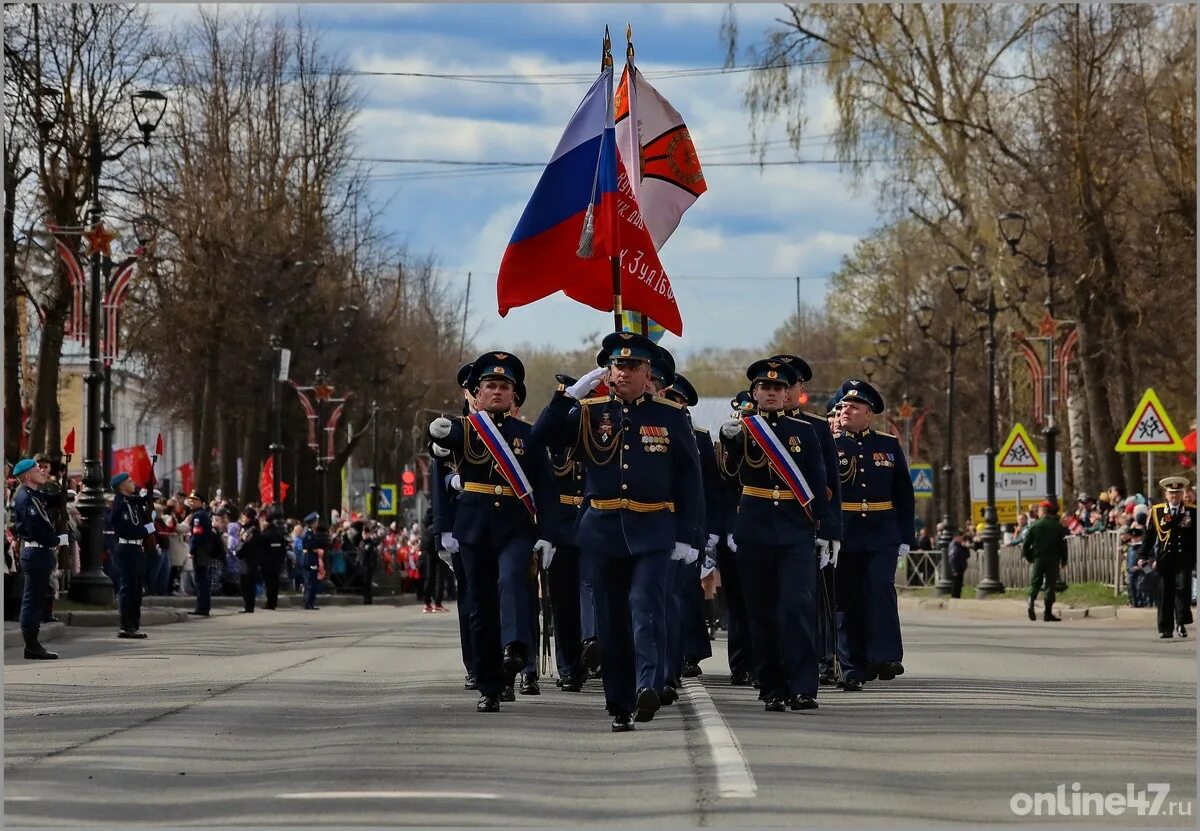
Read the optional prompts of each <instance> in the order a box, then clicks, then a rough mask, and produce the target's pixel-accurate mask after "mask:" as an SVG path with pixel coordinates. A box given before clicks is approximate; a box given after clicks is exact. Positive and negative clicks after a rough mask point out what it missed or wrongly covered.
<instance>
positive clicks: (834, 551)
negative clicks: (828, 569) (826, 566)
mask: <svg viewBox="0 0 1200 831" xmlns="http://www.w3.org/2000/svg"><path fill="white" fill-rule="evenodd" d="M841 550H842V541H841V540H834V541H833V542H831V543H830V544H829V562H831V563H833V567H834V568H837V558H838V552H839V551H841Z"/></svg>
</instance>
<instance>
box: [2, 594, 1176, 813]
mask: <svg viewBox="0 0 1200 831" xmlns="http://www.w3.org/2000/svg"><path fill="white" fill-rule="evenodd" d="M904 628H905V640H906V659H905V665H906V667H907V669H908V672H907V673H906V674H905V675H904V676H902V677H900V678H898V679H896V680H895V681H893V682H890V683H876V684H872V685H868V689H867V690H866V691H865V692H863V693H860V694H854V693H842V692H838V691H836V690H833V691H829V690H825V689H823V690H822V694H821V696H820V698H819V701H820V705H821V706H820V709H819V710H817V711H813V712H807V713H791V712H789V713H785V714H772V713H765V712H763V710H762V707H761V705H760V704H759V703H758V702H757V701H756V700H755V694H756V692H755V691H754V690H751V689H747V688H733V687H730V686H729V685H728V682H729V676H728V668H727V665H726V661H725V652H724V645H723V641H721V640H718V642H717V643H716V644H714V646H715V647H716V648H715V650H714V651H715V653H716V654H715V655H714V657H712V658H710V659H708V660H707V661H705V662H704V664H703V666H704V669H705V672H704V675H703V676H702V677H701V678H700V679H698V681H699V683H695V682H688V689H687V692H686V694H685V696H684V697H683V699H682V700H681V701H680V703H679V704H676V705H675V706H673V707H669V708H664V709H663V710H662V711H660V713H659V715H658V716H657V717H656V718H655V719H654V721H653V722H652V723H650V724H647V725H639V727H638V730H637V731H636V732H634V733H626V734H616V735H614V734H613V733H611V732H610V730H609V726H608V722H609V719H608V716H607V715H606V714H605V712H604V709H603V697H602V695H601V693H600V690H599V682H598V681H593V682H589V684H588V685H587V686H586V687H585V688H584V692H583V693H581V694H571V693H563V692H561V691H559V690H558V689H556V688H555V687H554V686H553V681H548V682H545V683H544V686H543V694H542V695H541V696H540V697H538V698H533V697H522V696H518V700H517V701H516V703H513V704H504V705H503V712H501V713H500V714H498V715H480V714H477V713H475V711H474V706H475V695H474V694H473V693H469V692H465V691H464V690H463V689H462V674H463V670H462V665H461V662H460V660H459V655H458V639H457V632H456V616H455V615H454V614H440V615H421V614H420V609H419V608H417V607H415V606H405V607H400V608H397V607H391V606H374V607H369V608H366V607H344V608H335V607H329V608H326V609H322V610H321V611H319V612H315V613H313V612H304V611H301V610H286V611H282V610H281V611H278V612H274V613H269V612H265V611H261V610H260V611H259V612H258V613H256V614H254V615H253V616H250V615H224V616H221V617H214V618H211V619H209V620H206V621H196V622H193V623H187V624H177V625H172V626H162V627H155V628H153V629H151V630H150V634H151V637H150V639H148V640H146V641H140V642H139V641H119V640H117V639H115V637H113V635H112V634H111V633H110V632H108V631H107V630H104V631H99V630H97V631H92V632H86V633H84V634H81V635H70V636H68V637H67V638H65V639H63V640H61V641H58V642H56V643H54V644H52V646H53V647H54V648H55V649H57V650H58V651H59V652H60V653H61V654H62V655H63V658H62V659H60V660H59V661H56V662H53V663H48V662H27V661H24V660H23V659H22V658H21V656H20V652H19V650H16V649H8V650H5V654H4V699H5V700H4V730H5V736H4V738H5V742H4V777H5V783H4V788H5V790H4V797H5V801H4V811H5V815H6V817H5V820H6V824H7V825H8V826H10V827H12V826H47V825H55V826H58V825H88V826H95V825H101V824H102V825H114V826H121V827H128V826H132V825H138V824H143V825H154V826H163V825H167V826H186V825H191V826H198V825H208V826H212V825H218V826H220V825H292V826H295V825H299V826H306V825H410V824H411V825H460V826H461V825H504V826H527V825H556V826H563V825H573V824H587V825H618V824H623V825H639V826H645V825H655V826H665V827H676V826H684V825H687V826H691V825H708V826H742V827H745V826H765V825H778V826H798V825H804V826H814V825H815V826H826V825H888V826H892V825H905V826H917V825H921V826H924V825H930V824H942V823H953V824H964V823H980V822H1002V823H1008V822H1026V823H1028V822H1037V823H1039V824H1045V823H1047V822H1053V821H1055V820H1054V819H1052V818H1050V819H1048V818H1045V817H1042V818H1040V819H1039V818H1036V817H1033V816H1030V817H1028V818H1026V819H1023V818H1021V817H1019V816H1017V815H1016V814H1014V812H1013V809H1012V805H1013V801H1012V800H1013V795H1014V794H1018V793H1028V794H1031V795H1032V794H1034V793H1038V792H1053V791H1054V790H1055V788H1056V787H1057V786H1058V785H1059V784H1063V785H1065V788H1066V789H1067V790H1066V794H1067V797H1066V798H1067V800H1068V801H1069V800H1070V794H1071V788H1072V783H1074V782H1079V783H1080V785H1081V788H1082V790H1084V791H1091V792H1098V793H1102V794H1108V793H1110V792H1119V793H1122V794H1124V793H1126V790H1127V785H1128V784H1129V783H1133V784H1135V785H1137V787H1138V788H1139V789H1140V788H1144V787H1145V785H1146V783H1147V782H1166V783H1169V784H1170V786H1171V790H1170V792H1169V795H1168V797H1167V799H1166V800H1165V803H1164V807H1163V808H1161V809H1160V810H1163V811H1165V810H1168V807H1169V803H1173V802H1175V801H1179V800H1184V801H1186V803H1187V805H1188V806H1190V808H1191V810H1192V816H1190V817H1187V816H1180V815H1179V814H1178V812H1179V811H1180V810H1181V808H1179V807H1176V808H1174V810H1175V812H1176V814H1175V815H1174V816H1162V815H1160V816H1157V817H1149V816H1138V815H1137V814H1135V813H1126V814H1125V815H1124V816H1110V817H1101V818H1097V817H1094V816H1093V817H1089V818H1087V819H1084V820H1075V821H1076V822H1079V821H1083V822H1086V823H1087V824H1089V825H1090V824H1096V823H1103V822H1109V823H1113V824H1119V825H1152V826H1184V827H1187V826H1193V827H1194V824H1195V806H1194V801H1195V796H1196V686H1195V681H1196V649H1195V640H1194V639H1189V640H1186V641H1180V640H1174V641H1159V640H1157V639H1156V638H1155V635H1154V632H1153V631H1152V629H1151V630H1147V629H1146V628H1144V627H1142V628H1132V627H1130V626H1128V625H1124V624H1121V623H1118V622H1116V621H1103V620H1094V621H1074V622H1064V623H1061V624H1054V625H1046V624H1041V623H1036V624H1035V623H1028V622H1026V621H1020V622H1003V621H989V620H978V619H970V618H965V617H961V616H956V615H952V614H950V613H947V612H911V613H906V614H905V615H904ZM1042 809H1043V810H1046V808H1045V807H1044V804H1043V808H1042Z"/></svg>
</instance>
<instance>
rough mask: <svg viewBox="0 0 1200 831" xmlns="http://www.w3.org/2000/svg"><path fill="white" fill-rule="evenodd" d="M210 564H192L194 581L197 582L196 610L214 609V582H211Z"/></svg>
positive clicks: (206, 610)
mask: <svg viewBox="0 0 1200 831" xmlns="http://www.w3.org/2000/svg"><path fill="white" fill-rule="evenodd" d="M208 568H209V567H208V566H201V565H193V566H192V582H193V583H195V584H196V611H197V612H208V611H211V610H212V583H210V582H209V574H208Z"/></svg>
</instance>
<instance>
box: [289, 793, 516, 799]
mask: <svg viewBox="0 0 1200 831" xmlns="http://www.w3.org/2000/svg"><path fill="white" fill-rule="evenodd" d="M275 798H276V799H499V798H500V797H499V795H497V794H494V793H475V792H471V791H301V792H299V793H281V794H276V795H275Z"/></svg>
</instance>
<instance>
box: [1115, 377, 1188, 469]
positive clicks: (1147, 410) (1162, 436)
mask: <svg viewBox="0 0 1200 831" xmlns="http://www.w3.org/2000/svg"><path fill="white" fill-rule="evenodd" d="M1116 449H1117V450H1118V451H1119V452H1121V453H1152V452H1162V451H1180V450H1183V449H1184V448H1183V439H1181V438H1180V437H1179V431H1178V430H1176V429H1175V425H1174V424H1172V423H1171V418H1170V416H1168V415H1167V410H1166V408H1165V407H1163V405H1162V402H1161V401H1159V399H1158V394H1157V393H1155V392H1154V390H1153V388H1151V389H1148V390H1146V394H1145V395H1143V396H1142V400H1141V401H1139V402H1138V405H1137V407H1135V408H1134V410H1133V415H1132V416H1131V417H1130V419H1129V423H1128V424H1126V425H1125V429H1124V430H1122V431H1121V438H1120V440H1119V441H1118V442H1117V448H1116Z"/></svg>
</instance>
